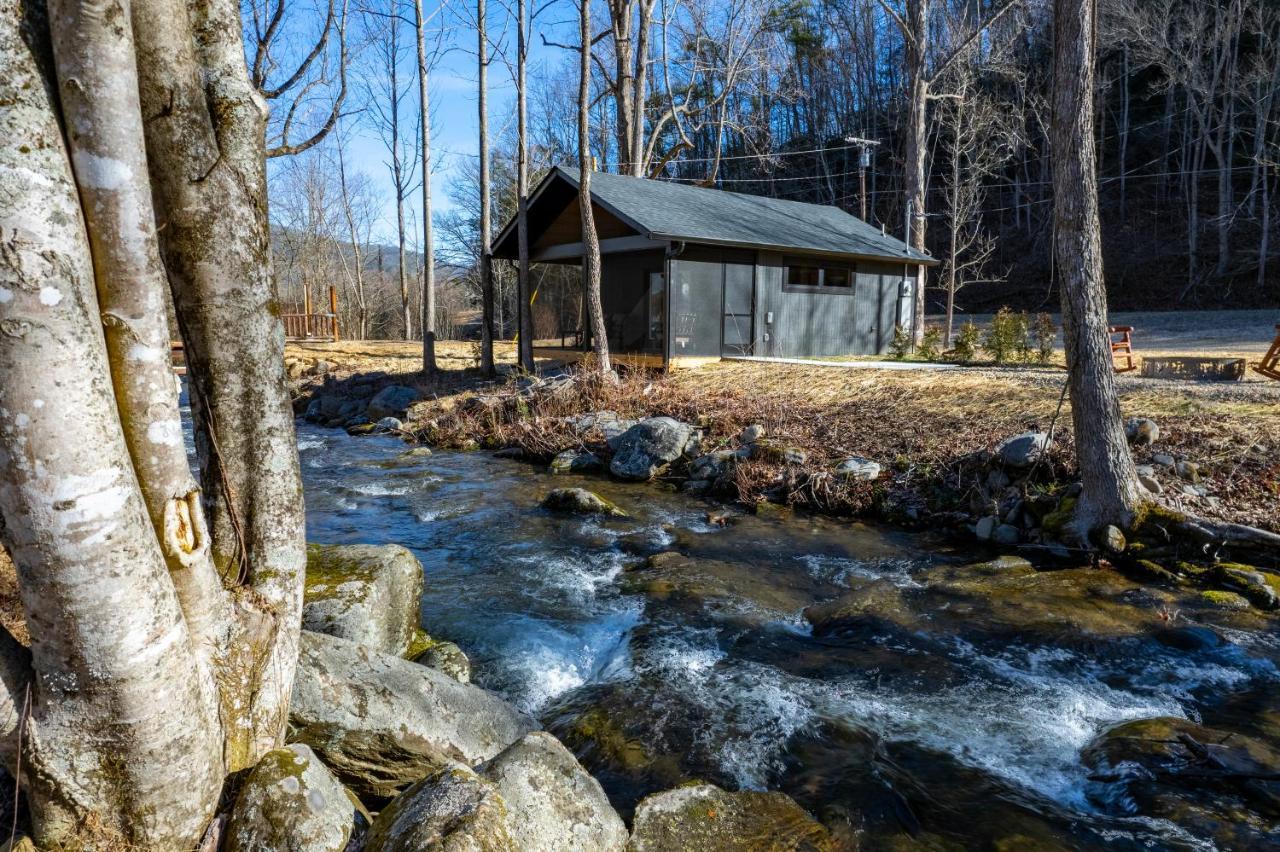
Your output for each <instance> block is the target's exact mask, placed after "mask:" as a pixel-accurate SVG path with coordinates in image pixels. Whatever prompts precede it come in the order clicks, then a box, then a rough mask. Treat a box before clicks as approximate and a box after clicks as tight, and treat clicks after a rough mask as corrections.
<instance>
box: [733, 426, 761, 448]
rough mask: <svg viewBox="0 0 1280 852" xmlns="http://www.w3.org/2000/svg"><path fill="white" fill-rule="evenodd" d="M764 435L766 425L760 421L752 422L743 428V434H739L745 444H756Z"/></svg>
mask: <svg viewBox="0 0 1280 852" xmlns="http://www.w3.org/2000/svg"><path fill="white" fill-rule="evenodd" d="M763 437H764V427H763V426H761V425H760V424H759V423H752V424H751V425H750V426H746V427H744V428H743V430H742V434H741V435H740V436H738V438H739V440H740V441H742V443H744V444H754V443H755V442H756V441H759V440H760V439H761V438H763Z"/></svg>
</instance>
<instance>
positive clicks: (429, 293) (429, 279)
mask: <svg viewBox="0 0 1280 852" xmlns="http://www.w3.org/2000/svg"><path fill="white" fill-rule="evenodd" d="M413 13H414V23H415V25H416V30H417V35H418V105H419V106H420V107H421V112H422V128H421V129H422V372H424V373H434V372H435V371H436V247H435V243H434V241H433V239H432V233H431V95H430V92H428V91H427V88H428V87H427V84H428V82H429V81H428V78H427V33H426V21H425V19H424V18H423V14H422V0H413Z"/></svg>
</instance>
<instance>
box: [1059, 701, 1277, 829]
mask: <svg viewBox="0 0 1280 852" xmlns="http://www.w3.org/2000/svg"><path fill="white" fill-rule="evenodd" d="M1080 759H1081V763H1083V764H1084V766H1085V767H1086V768H1087V769H1089V771H1090V773H1089V774H1090V777H1091V778H1092V779H1094V781H1095V782H1096V783H1097V786H1093V787H1091V788H1090V790H1089V792H1090V795H1091V798H1093V799H1094V800H1095V801H1096V802H1098V803H1099V804H1101V805H1103V806H1104V807H1106V808H1108V809H1110V810H1112V811H1113V812H1123V813H1124V814H1125V815H1126V816H1128V815H1130V814H1132V813H1134V812H1135V811H1136V812H1137V813H1139V814H1142V815H1144V816H1151V817H1156V818H1162V819H1169V820H1172V821H1173V822H1175V823H1178V824H1180V825H1182V826H1184V827H1186V828H1189V829H1191V830H1192V831H1193V832H1194V833H1196V834H1209V833H1211V834H1212V835H1214V839H1215V840H1216V841H1217V848H1221V849H1263V848H1274V841H1275V839H1276V835H1275V825H1274V821H1273V820H1274V816H1273V817H1272V818H1270V819H1266V818H1259V817H1260V816H1261V815H1260V814H1259V813H1258V812H1259V811H1271V813H1272V814H1274V813H1275V812H1276V810H1277V809H1278V808H1280V784H1277V782H1276V781H1274V780H1272V781H1267V780H1265V779H1275V778H1277V777H1280V752H1277V751H1276V750H1275V749H1274V748H1273V747H1271V746H1269V745H1268V744H1266V743H1264V742H1262V741H1260V740H1257V739H1255V738H1253V737H1250V736H1246V735H1244V734H1241V733H1239V732H1236V731H1230V732H1229V731H1224V730H1215V729H1213V728H1206V727H1204V726H1202V725H1198V724H1196V723H1195V722H1191V721H1188V720H1186V719H1179V718H1175V717H1168V716H1162V717H1157V718H1153V719H1138V720H1134V721H1131V722H1125V723H1123V724H1120V725H1117V726H1115V727H1113V728H1109V729H1108V730H1106V731H1103V732H1102V733H1101V734H1100V735H1098V736H1097V737H1096V738H1095V739H1094V740H1093V742H1091V743H1090V744H1089V745H1088V746H1086V747H1085V749H1084V750H1083V751H1082V752H1081V755H1080ZM1260 834H1261V835H1263V837H1265V838H1268V839H1269V842H1265V841H1264V842H1259V841H1260V840H1262V839H1263V837H1259V835H1260Z"/></svg>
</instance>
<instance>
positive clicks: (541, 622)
mask: <svg viewBox="0 0 1280 852" xmlns="http://www.w3.org/2000/svg"><path fill="white" fill-rule="evenodd" d="M299 448H300V454H301V458H302V463H303V475H304V481H305V484H306V489H307V503H308V538H309V540H311V541H315V542H324V543H385V542H394V543H400V544H404V545H405V546H407V547H408V548H409V549H410V550H411V551H412V552H413V553H414V555H415V556H417V558H418V559H419V560H420V561H421V562H422V564H423V566H424V570H425V576H426V583H425V590H424V594H423V598H422V611H421V615H422V625H423V627H425V628H426V629H427V630H428V631H429V632H430V633H431V634H432V635H433V636H438V637H442V638H445V639H448V640H452V641H454V642H457V643H458V644H459V645H460V646H461V647H462V648H463V649H464V650H465V651H466V652H467V653H468V654H469V655H470V656H471V660H472V664H473V672H472V677H473V679H474V680H475V681H476V682H477V683H479V684H480V685H482V686H485V687H488V688H490V689H493V690H495V691H497V692H498V693H499V694H501V695H502V696H504V697H505V698H507V699H508V700H509V701H512V702H513V703H514V704H515V705H516V706H517V707H519V708H520V709H522V710H524V711H526V712H528V713H531V714H532V715H534V716H535V717H536V718H537V719H538V720H539V722H540V723H541V724H542V725H543V726H544V727H546V728H547V729H548V730H549V731H551V732H552V733H554V734H555V735H556V736H557V737H559V738H560V739H561V740H562V741H563V742H565V744H566V745H568V746H569V747H570V748H571V749H572V750H573V752H574V753H575V754H576V755H577V757H578V759H579V760H581V761H582V763H583V764H584V766H586V767H587V769H589V770H590V771H591V773H592V774H593V775H594V776H595V777H596V778H598V779H599V780H600V781H601V783H602V784H603V785H604V788H605V791H606V792H607V793H608V795H609V797H610V800H611V801H612V802H613V804H614V806H615V807H617V808H618V810H619V811H620V812H621V813H622V814H623V815H624V817H625V818H626V819H628V821H630V820H631V819H633V818H634V816H635V808H636V805H637V803H638V802H639V801H640V800H641V799H642V798H643V796H645V795H647V794H650V793H653V792H656V791H659V790H665V789H668V788H671V787H673V786H675V785H677V784H680V783H682V782H684V781H688V780H691V779H701V780H704V781H707V782H710V783H714V784H717V785H719V786H720V787H723V788H725V789H729V790H736V789H756V790H778V791H782V792H785V793H787V794H789V795H790V796H792V797H793V798H794V799H795V800H796V801H797V802H798V803H799V804H800V805H801V806H802V807H804V808H805V809H807V810H808V811H809V812H810V813H812V814H814V815H815V816H817V817H818V818H819V819H820V820H821V822H822V823H823V824H824V825H825V826H826V827H827V828H828V829H829V830H830V831H831V832H832V834H833V836H834V837H835V838H836V839H837V840H838V841H839V842H840V843H841V844H843V845H842V846H841V847H840V848H857V845H858V844H860V845H861V848H867V849H880V848H885V849H888V848H894V849H897V848H917V849H921V848H923V849H969V848H998V849H1103V848H1107V849H1117V848H1119V849H1152V848H1155V849H1207V848H1214V847H1217V848H1224V849H1226V848H1251V847H1252V848H1264V847H1265V845H1266V844H1268V843H1274V842H1277V839H1280V834H1277V831H1278V828H1277V819H1278V818H1280V813H1277V811H1276V807H1275V792H1276V791H1275V785H1274V783H1270V782H1256V779H1255V781H1252V782H1251V781H1250V780H1248V779H1242V778H1238V777H1236V778H1232V777H1228V775H1227V774H1223V777H1221V778H1220V779H1219V780H1218V781H1216V782H1214V783H1213V784H1212V785H1205V784H1203V783H1202V779H1201V780H1199V781H1196V782H1194V784H1193V783H1192V782H1191V781H1189V780H1188V779H1189V778H1195V777H1196V776H1195V774H1194V773H1195V772H1197V771H1201V770H1203V768H1204V764H1203V762H1202V761H1201V762H1198V761H1199V760H1200V759H1199V758H1195V757H1194V755H1191V756H1188V754H1181V753H1171V750H1170V749H1165V751H1164V752H1159V751H1158V747H1157V746H1154V745H1153V746H1152V747H1151V748H1149V749H1147V751H1145V752H1140V753H1138V752H1136V751H1135V752H1132V753H1130V754H1129V755H1127V756H1128V757H1133V758H1134V760H1130V761H1126V760H1125V759H1117V758H1121V757H1122V756H1124V755H1123V753H1122V752H1121V751H1120V750H1119V747H1118V746H1117V745H1115V744H1114V743H1121V744H1124V743H1125V742H1128V741H1127V740H1124V739H1115V740H1114V742H1112V744H1110V745H1109V744H1108V743H1109V742H1110V741H1109V739H1108V738H1107V735H1106V732H1107V731H1109V730H1111V729H1112V728H1113V727H1115V726H1117V725H1121V724H1124V723H1129V722H1134V721H1137V720H1153V719H1177V720H1185V724H1192V725H1196V726H1198V727H1195V728H1180V729H1179V730H1178V732H1179V733H1180V734H1186V735H1187V736H1188V738H1189V741H1190V742H1192V743H1197V744H1199V743H1203V742H1208V743H1210V744H1211V745H1212V746H1213V747H1214V748H1217V747H1220V746H1222V744H1223V743H1226V746H1228V747H1230V746H1231V745H1232V744H1234V743H1240V744H1242V745H1241V747H1242V748H1243V749H1244V751H1245V752H1247V753H1248V754H1252V755H1254V756H1255V758H1256V759H1258V760H1263V759H1265V758H1266V757H1267V754H1268V752H1267V751H1266V750H1265V749H1267V748H1270V749H1274V748H1276V747H1277V744H1278V743H1280V718H1278V717H1277V715H1276V708H1275V706H1274V698H1273V696H1274V694H1275V692H1276V690H1277V688H1278V687H1280V673H1278V671H1280V670H1278V669H1277V664H1278V663H1280V642H1277V640H1276V639H1275V635H1276V627H1277V623H1276V617H1275V615H1274V614H1271V613H1268V612H1265V611H1262V610H1259V609H1257V608H1255V607H1250V608H1246V609H1237V608H1233V607H1227V608H1222V607H1219V606H1217V605H1215V604H1214V603H1213V602H1211V601H1207V600H1202V599H1201V598H1200V597H1199V591H1198V590H1195V589H1189V588H1180V587H1177V586H1176V585H1172V586H1168V587H1163V586H1152V585H1144V584H1141V583H1138V582H1135V581H1134V580H1132V579H1130V578H1128V577H1125V576H1123V575H1121V574H1118V573H1117V572H1115V571H1112V570H1109V569H1099V568H1092V567H1089V566H1087V565H1079V564H1077V565H1074V566H1067V567H1058V568H1057V569H1056V570H1040V569H1038V568H1037V567H1036V566H1033V565H1031V564H1029V563H1027V562H1026V561H1025V560H1021V559H1016V558H1006V559H1003V560H997V561H994V562H993V561H991V560H990V559H989V558H986V557H984V556H983V554H982V553H981V552H980V551H978V552H975V550H974V548H973V545H972V543H971V542H961V541H959V540H958V539H956V538H955V537H953V536H948V535H941V534H937V533H929V532H910V531H905V530H901V529H895V528H887V527H884V526H880V525H874V524H872V525H868V524H865V523H861V522H858V521H849V520H847V519H833V518H826V517H822V516H814V515H805V514H800V513H797V514H791V513H781V514H778V515H776V516H770V515H768V514H759V515H758V514H753V513H750V512H745V511H742V510H741V509H733V508H729V509H725V508H713V509H712V510H711V511H710V512H709V511H708V505H707V503H706V502H705V501H704V500H702V499H701V498H700V497H696V496H694V495H690V494H686V493H681V492H679V491H678V490H676V489H675V488H671V487H666V488H664V487H662V486H661V485H659V486H658V487H653V486H637V485H633V484H627V483H623V482H618V481H614V480H611V479H604V478H600V477H597V476H586V475H581V474H573V473H570V474H565V475H560V476H554V477H553V476H551V475H549V474H548V472H547V471H545V470H543V469H540V468H539V467H536V466H534V465H529V464H513V463H511V462H510V461H508V460H504V459H496V458H493V456H492V454H491V453H482V452H457V451H449V450H441V449H436V450H434V451H432V452H431V453H426V452H421V451H416V450H414V449H413V448H409V447H406V446H405V444H404V442H403V441H402V440H401V439H400V438H399V437H396V436H389V435H388V436H377V435H374V436H369V437H364V438H359V439H352V438H350V437H348V436H347V435H346V434H344V432H343V431H341V430H336V429H324V428H319V427H315V426H310V425H305V426H302V427H301V428H300V435H299ZM562 486H563V487H583V488H587V489H590V490H593V491H595V492H597V493H599V494H600V495H601V496H602V497H603V498H605V499H606V500H608V501H609V502H611V503H613V504H616V505H617V506H618V507H619V508H620V509H621V510H622V511H624V512H625V514H626V517H606V516H601V515H578V514H562V513H558V512H552V511H548V510H545V509H543V508H541V506H540V503H541V501H542V499H543V498H544V497H545V496H546V494H547V493H548V492H549V491H551V489H553V488H555V487H562ZM1161 724H1164V725H1165V727H1164V728H1161V727H1159V725H1156V724H1155V723H1152V727H1150V728H1148V729H1145V730H1144V731H1141V732H1140V733H1146V732H1148V731H1149V732H1152V733H1153V734H1154V736H1153V739H1155V740H1158V741H1159V742H1163V741H1164V739H1165V733H1167V731H1168V730H1169V728H1168V725H1169V724H1175V723H1161ZM1176 724H1184V722H1178V723H1176ZM1258 744H1261V746H1259V745H1258ZM1182 748H1184V750H1185V749H1186V748H1189V747H1186V746H1182ZM1250 749H1252V751H1250ZM1213 759H1214V760H1217V761H1219V762H1220V763H1222V764H1223V765H1225V766H1228V767H1235V768H1236V769H1239V768H1240V767H1241V766H1242V765H1243V764H1242V762H1241V761H1242V760H1243V758H1241V757H1240V756H1239V753H1238V752H1237V751H1231V752H1230V753H1224V754H1217V755H1214V756H1213ZM1136 761H1146V762H1145V763H1143V764H1142V765H1145V766H1148V767H1150V768H1151V772H1150V774H1151V775H1153V776H1155V777H1157V778H1158V779H1159V782H1158V783H1157V784H1156V785H1155V787H1154V788H1153V787H1152V786H1151V784H1150V783H1149V781H1148V779H1147V777H1146V775H1144V774H1141V773H1139V774H1137V775H1134V776H1133V777H1129V776H1126V775H1124V774H1123V772H1117V770H1116V764H1118V763H1120V764H1124V763H1134V762H1136ZM1219 771H1220V772H1221V770H1219ZM1251 783H1253V784H1254V785H1255V786H1254V787H1251V786H1250V784H1251ZM1144 784H1146V786H1145V787H1144V786H1143V785H1144ZM1259 785H1260V786H1259ZM1197 787H1198V788H1201V789H1197Z"/></svg>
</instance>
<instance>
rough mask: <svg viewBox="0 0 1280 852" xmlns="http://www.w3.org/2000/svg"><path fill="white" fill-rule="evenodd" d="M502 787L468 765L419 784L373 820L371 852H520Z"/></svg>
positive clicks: (368, 851) (368, 849)
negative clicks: (515, 840) (509, 831)
mask: <svg viewBox="0 0 1280 852" xmlns="http://www.w3.org/2000/svg"><path fill="white" fill-rule="evenodd" d="M520 848H521V847H519V846H517V845H516V844H515V843H514V842H513V841H512V838H511V835H510V833H508V831H507V807H506V804H505V803H504V802H503V801H502V795H501V794H500V793H499V792H498V788H497V786H495V785H494V784H493V783H491V782H489V781H486V780H485V779H483V778H481V777H480V776H478V775H476V774H475V773H474V772H472V771H471V770H470V769H468V768H467V767H465V766H459V765H457V764H454V765H452V766H447V767H444V768H442V769H440V770H438V771H436V772H434V773H432V774H431V775H429V776H427V777H426V778H423V779H422V780H421V781H419V782H417V783H416V784H414V785H413V786H412V787H410V788H409V789H408V790H405V791H404V793H403V794H401V795H400V796H399V797H397V798H396V799H395V801H393V802H392V803H391V804H390V805H388V806H387V808H386V809H385V810H383V811H382V813H380V814H378V818H377V819H375V820H374V822H373V827H372V828H371V829H370V831H369V842H368V844H367V845H366V846H365V850H366V852H515V850H518V849H520Z"/></svg>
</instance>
